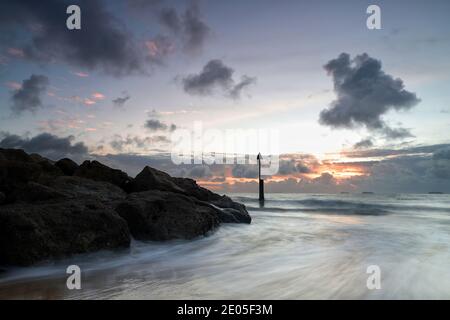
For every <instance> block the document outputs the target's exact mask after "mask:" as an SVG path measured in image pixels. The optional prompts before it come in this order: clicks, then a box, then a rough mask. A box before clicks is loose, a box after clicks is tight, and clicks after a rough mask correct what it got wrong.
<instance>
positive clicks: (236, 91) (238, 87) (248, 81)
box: [230, 76, 256, 99]
mask: <svg viewBox="0 0 450 320" xmlns="http://www.w3.org/2000/svg"><path fill="white" fill-rule="evenodd" d="M254 83H256V78H255V77H249V76H242V78H241V81H240V82H239V83H237V84H235V85H234V86H233V87H232V88H231V89H230V96H231V97H232V98H233V99H239V98H240V97H241V92H242V91H243V90H244V89H245V88H246V87H248V86H249V85H252V84H254Z"/></svg>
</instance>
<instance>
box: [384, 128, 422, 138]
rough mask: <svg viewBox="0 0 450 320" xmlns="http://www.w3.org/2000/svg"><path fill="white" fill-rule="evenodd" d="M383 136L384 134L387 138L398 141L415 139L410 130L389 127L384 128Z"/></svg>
mask: <svg viewBox="0 0 450 320" xmlns="http://www.w3.org/2000/svg"><path fill="white" fill-rule="evenodd" d="M380 132H381V134H383V135H384V136H385V137H386V138H388V139H391V140H397V139H405V138H414V137H415V136H414V135H413V134H412V133H411V131H410V130H408V129H405V128H390V127H388V126H384V128H383V129H381V131H380Z"/></svg>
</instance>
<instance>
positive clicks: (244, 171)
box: [231, 164, 258, 179]
mask: <svg viewBox="0 0 450 320" xmlns="http://www.w3.org/2000/svg"><path fill="white" fill-rule="evenodd" d="M231 174H232V175H233V177H235V178H247V179H256V178H258V168H257V166H256V165H244V164H237V165H235V166H233V169H232V170H231Z"/></svg>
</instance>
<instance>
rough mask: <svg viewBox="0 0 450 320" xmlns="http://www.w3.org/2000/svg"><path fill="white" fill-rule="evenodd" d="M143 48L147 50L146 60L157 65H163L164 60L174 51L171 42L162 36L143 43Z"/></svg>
mask: <svg viewBox="0 0 450 320" xmlns="http://www.w3.org/2000/svg"><path fill="white" fill-rule="evenodd" d="M145 47H146V49H147V59H148V60H150V61H152V62H154V63H157V64H163V62H164V59H165V58H166V57H167V56H168V55H169V54H171V53H173V52H174V50H175V46H174V44H173V43H172V40H170V39H169V38H168V37H166V36H162V35H158V36H156V37H154V38H153V39H151V40H148V41H145Z"/></svg>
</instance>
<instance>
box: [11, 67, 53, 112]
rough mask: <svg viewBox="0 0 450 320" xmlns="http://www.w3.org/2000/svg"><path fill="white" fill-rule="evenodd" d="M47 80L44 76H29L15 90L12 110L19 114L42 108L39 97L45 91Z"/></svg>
mask: <svg viewBox="0 0 450 320" xmlns="http://www.w3.org/2000/svg"><path fill="white" fill-rule="evenodd" d="M48 84H49V80H48V78H47V77H46V76H42V75H34V74H33V75H31V77H30V78H29V79H26V80H24V81H23V82H22V86H21V88H20V89H17V90H16V91H15V92H14V93H13V96H12V110H13V112H14V113H17V114H20V113H22V112H24V111H31V112H35V111H36V110H38V109H39V108H41V107H43V105H42V101H41V96H42V94H43V93H44V92H45V90H46V89H47V87H48Z"/></svg>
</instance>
